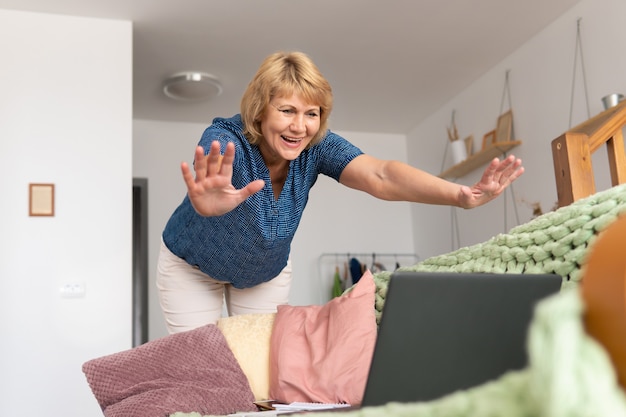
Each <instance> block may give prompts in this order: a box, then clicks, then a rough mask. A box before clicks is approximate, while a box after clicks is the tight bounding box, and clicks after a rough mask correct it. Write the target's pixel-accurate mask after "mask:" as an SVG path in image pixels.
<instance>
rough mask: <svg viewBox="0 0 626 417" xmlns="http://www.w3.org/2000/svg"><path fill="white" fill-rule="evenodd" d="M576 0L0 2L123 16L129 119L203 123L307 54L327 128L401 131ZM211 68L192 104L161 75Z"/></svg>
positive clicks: (0, 1)
mask: <svg viewBox="0 0 626 417" xmlns="http://www.w3.org/2000/svg"><path fill="white" fill-rule="evenodd" d="M578 1H579V0H550V1H546V0H524V1H521V0H385V1H381V0H316V1H313V2H306V3H304V2H302V1H298V0H176V1H173V0H0V9H16V10H27V11H36V12H45V13H55V14H67V15H77V16H91V17H98V18H107V19H109V18H110V19H123V20H130V21H133V22H134V23H133V28H134V30H133V43H134V45H133V65H134V69H133V90H134V91H133V100H134V105H133V107H134V115H133V117H134V118H136V119H153V120H164V121H180V122H197V123H204V124H206V123H209V122H210V121H211V119H212V118H213V117H216V116H230V115H232V114H234V113H237V112H238V111H239V100H240V98H241V95H242V93H243V91H244V89H245V88H246V86H247V84H248V82H249V81H250V79H251V78H252V76H253V75H254V73H255V72H256V69H257V68H258V66H259V64H260V63H261V61H262V60H263V58H264V57H265V56H267V55H268V54H270V53H272V52H274V51H277V50H287V51H291V50H300V51H303V52H306V53H307V54H309V55H310V56H311V57H312V58H313V60H314V61H315V62H316V64H317V65H318V67H319V68H320V69H321V71H322V73H323V74H324V75H325V76H326V78H328V80H329V81H330V82H331V85H332V86H333V92H334V96H335V105H334V110H333V113H332V115H331V118H330V127H331V128H332V129H334V130H344V131H346V130H349V131H363V132H384V133H399V134H405V133H407V132H409V131H410V130H411V129H412V128H413V127H415V126H416V125H417V124H419V122H420V121H422V120H423V119H424V118H426V117H428V116H429V115H430V114H432V113H433V112H435V111H436V110H437V109H439V108H440V107H441V106H442V105H443V104H445V103H446V102H447V101H448V100H450V99H451V98H452V97H454V96H455V95H456V94H457V93H458V92H459V91H460V90H462V89H463V88H465V87H467V86H468V85H470V84H471V83H472V82H473V81H474V80H476V79H477V78H478V77H480V76H481V75H482V74H483V73H485V72H486V71H487V70H488V69H489V68H491V67H493V66H494V65H496V64H497V63H498V62H500V61H501V60H502V59H504V58H505V57H506V56H507V55H509V54H510V53H511V52H513V51H514V50H515V49H517V48H518V47H519V46H521V45H522V44H523V43H524V42H526V41H527V40H528V39H530V38H531V37H533V36H534V35H535V34H536V33H538V32H539V31H540V30H541V29H543V28H544V27H546V26H547V25H548V24H549V23H551V22H552V21H553V20H555V19H556V18H557V17H558V16H560V15H561V14H562V13H564V12H565V11H566V10H568V9H569V8H571V7H572V6H574V5H575V4H576V3H578ZM185 70H194V71H204V72H209V73H211V74H213V75H215V76H217V77H218V78H219V79H220V80H221V82H222V85H223V87H224V91H223V93H222V94H221V95H220V96H218V97H216V98H213V99H211V100H208V101H205V102H201V103H183V102H180V101H173V100H172V99H169V98H167V97H165V96H164V95H163V94H162V92H161V85H162V82H163V80H164V78H166V77H167V76H168V75H171V74H173V73H177V72H180V71H185Z"/></svg>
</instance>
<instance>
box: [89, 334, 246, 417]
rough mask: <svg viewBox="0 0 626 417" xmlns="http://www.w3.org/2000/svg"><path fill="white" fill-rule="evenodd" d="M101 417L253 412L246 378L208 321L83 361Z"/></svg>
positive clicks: (223, 339)
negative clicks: (181, 331) (102, 415)
mask: <svg viewBox="0 0 626 417" xmlns="http://www.w3.org/2000/svg"><path fill="white" fill-rule="evenodd" d="M83 372H84V373H85V376H86V377H87V381H88V383H89V386H90V387H91V390H92V392H93V394H94V396H95V397H96V400H97V401H98V404H100V407H101V408H102V411H103V414H104V415H105V416H106V417H127V416H133V417H155V416H167V415H170V414H173V413H176V412H200V413H203V414H229V413H234V412H236V411H252V410H256V407H255V406H254V404H253V401H254V396H253V394H252V391H251V390H250V386H249V385H248V380H247V379H246V376H245V375H244V373H243V371H242V370H241V368H240V367H239V364H238V363H237V360H236V359H235V357H234V355H233V353H232V352H231V350H230V348H229V347H228V344H227V343H226V339H225V338H224V335H223V334H222V332H221V331H220V330H219V329H218V328H217V326H215V325H213V324H209V325H206V326H203V327H199V328H197V329H194V330H189V331H187V332H183V333H177V334H173V335H169V336H165V337H163V338H161V339H156V340H152V341H150V342H147V343H145V344H143V345H141V346H138V347H135V348H133V349H129V350H125V351H123V352H117V353H113V354H111V355H108V356H103V357H100V358H96V359H92V360H90V361H88V362H85V363H84V364H83Z"/></svg>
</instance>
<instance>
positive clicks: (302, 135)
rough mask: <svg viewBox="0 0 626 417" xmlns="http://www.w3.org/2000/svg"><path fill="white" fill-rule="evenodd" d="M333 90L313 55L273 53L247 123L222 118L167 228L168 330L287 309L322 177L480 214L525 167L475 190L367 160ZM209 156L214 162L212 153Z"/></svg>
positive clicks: (506, 170) (255, 84) (163, 268)
mask: <svg viewBox="0 0 626 417" xmlns="http://www.w3.org/2000/svg"><path fill="white" fill-rule="evenodd" d="M332 104H333V98H332V90H331V87H330V84H329V83H328V81H327V80H326V79H325V78H324V77H323V76H322V74H321V73H320V71H319V70H318V68H317V67H316V66H315V64H314V63H313V62H312V61H311V60H310V58H309V57H308V56H306V55H305V54H302V53H299V52H294V53H282V52H279V53H275V54H272V55H270V56H269V57H267V58H266V59H265V61H264V62H263V63H262V65H261V66H260V68H259V70H258V71H257V73H256V75H255V77H254V78H253V79H252V81H251V82H250V84H249V85H248V88H247V89H246V91H245V93H244V95H243V98H242V101H241V115H236V116H234V117H232V118H228V119H224V118H216V119H215V120H214V121H213V123H212V125H211V126H209V127H208V128H207V129H206V131H205V132H204V134H203V135H202V138H201V140H200V143H199V146H198V147H197V149H196V152H195V160H194V168H195V177H194V175H193V174H192V172H191V169H190V167H189V166H188V165H187V164H186V163H183V164H182V166H181V169H182V174H183V178H184V181H185V183H186V185H187V195H186V196H185V199H184V200H183V202H182V203H181V205H180V206H179V207H178V208H177V209H176V210H175V212H174V213H173V215H172V217H171V218H170V220H169V221H168V223H167V225H166V227H165V230H164V232H163V236H162V237H163V242H162V245H161V252H160V255H159V261H158V268H157V286H158V288H159V297H160V301H161V307H162V308H163V311H164V314H165V318H166V323H167V327H168V330H169V331H170V333H174V332H179V331H185V330H190V329H193V328H196V327H199V326H202V325H205V324H208V323H215V322H216V321H217V320H218V319H219V317H220V316H221V315H222V309H223V300H224V299H225V302H226V308H227V310H228V314H229V315H235V314H246V313H261V312H275V311H276V307H277V306H278V305H280V304H286V303H287V302H288V296H289V288H290V283H291V266H290V262H289V251H290V245H291V241H292V239H293V236H294V234H295V231H296V228H297V226H298V223H299V221H300V218H301V216H302V212H303V210H304V207H305V206H306V203H307V200H308V193H309V190H310V189H311V187H312V186H313V185H314V184H315V181H316V179H317V176H318V175H319V174H324V175H328V176H330V177H332V178H334V179H335V180H337V181H338V182H340V183H341V184H343V185H345V186H347V187H350V188H353V189H357V190H361V191H365V192H367V193H369V194H371V195H373V196H374V197H377V198H380V199H383V200H391V201H410V202H416V203H428V204H441V205H452V206H458V207H463V208H473V207H477V206H480V205H482V204H485V203H487V202H489V201H491V200H493V199H494V198H496V197H497V196H498V195H499V194H501V193H502V191H504V189H505V188H506V187H507V186H508V185H510V184H511V183H512V182H513V181H514V180H515V179H516V178H517V177H519V176H520V175H521V174H522V173H523V171H524V169H523V168H522V166H521V161H520V160H519V159H515V157H513V156H510V157H508V158H506V159H504V160H503V161H499V160H498V159H494V160H493V161H492V162H491V164H490V165H489V166H488V167H487V169H486V170H485V172H484V174H483V177H482V178H481V181H480V182H479V183H477V184H475V185H474V186H472V187H467V186H460V185H458V184H455V183H451V182H448V181H445V180H443V179H441V178H438V177H436V176H433V175H431V174H428V173H426V172H424V171H421V170H418V169H416V168H413V167H411V166H409V165H407V164H404V163H401V162H398V161H386V160H380V159H377V158H374V157H372V156H369V155H366V154H364V153H363V152H362V151H361V150H360V149H358V148H357V147H355V146H354V145H352V144H351V143H350V142H348V141H347V140H345V139H344V138H342V137H340V136H338V135H336V134H334V133H332V132H330V131H329V130H328V129H327V124H328V116H329V115H330V112H331V110H332ZM207 149H208V154H205V153H206V152H205V150H207Z"/></svg>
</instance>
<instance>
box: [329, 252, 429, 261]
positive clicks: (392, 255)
mask: <svg viewBox="0 0 626 417" xmlns="http://www.w3.org/2000/svg"><path fill="white" fill-rule="evenodd" d="M340 256H342V257H343V256H345V257H346V259H351V258H359V257H360V258H365V257H370V258H372V259H376V258H411V259H412V260H413V261H414V262H417V261H418V260H419V256H418V255H417V254H416V253H399V252H392V253H381V252H367V253H366V252H334V253H322V254H321V255H320V256H319V259H320V261H322V260H323V259H325V258H330V257H332V258H335V259H337V260H338V259H339V257H340Z"/></svg>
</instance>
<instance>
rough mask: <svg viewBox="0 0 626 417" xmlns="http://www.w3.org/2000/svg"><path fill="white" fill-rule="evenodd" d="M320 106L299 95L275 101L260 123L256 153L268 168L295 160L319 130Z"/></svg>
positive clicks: (278, 98)
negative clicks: (259, 136) (259, 154)
mask: <svg viewBox="0 0 626 417" xmlns="http://www.w3.org/2000/svg"><path fill="white" fill-rule="evenodd" d="M320 112H321V110H320V106H318V105H314V104H310V103H307V102H305V101H304V100H303V99H302V97H301V96H300V95H298V94H294V95H292V96H291V97H275V98H273V99H272V100H271V101H270V103H269V106H267V109H266V111H265V115H264V116H263V119H262V120H261V132H262V133H263V140H262V141H261V143H259V149H260V150H261V154H262V155H263V158H264V159H265V163H266V164H267V165H268V166H269V165H274V164H280V163H282V162H287V161H292V160H294V159H296V158H297V157H298V156H299V155H300V154H301V153H302V151H303V150H304V149H306V147H307V145H308V144H309V143H310V142H311V140H312V139H313V137H314V136H315V134H316V133H317V132H318V131H319V129H320Z"/></svg>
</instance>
